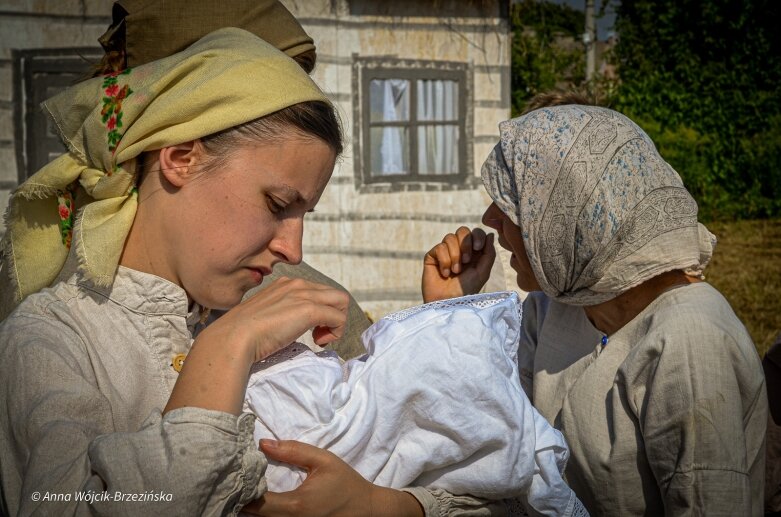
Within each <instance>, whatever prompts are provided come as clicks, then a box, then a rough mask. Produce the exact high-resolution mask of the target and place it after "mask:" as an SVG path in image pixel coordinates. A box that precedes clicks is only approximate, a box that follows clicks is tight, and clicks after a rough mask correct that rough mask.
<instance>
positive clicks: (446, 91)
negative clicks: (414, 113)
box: [417, 79, 458, 120]
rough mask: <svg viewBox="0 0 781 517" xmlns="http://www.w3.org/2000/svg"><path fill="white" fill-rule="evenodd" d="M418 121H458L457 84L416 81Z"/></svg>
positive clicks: (429, 80) (454, 82)
mask: <svg viewBox="0 0 781 517" xmlns="http://www.w3.org/2000/svg"><path fill="white" fill-rule="evenodd" d="M417 88H418V102H417V104H418V120H458V83H457V82H456V81H446V80H440V79H425V80H420V79H419V80H418V85H417Z"/></svg>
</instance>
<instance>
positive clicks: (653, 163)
mask: <svg viewBox="0 0 781 517" xmlns="http://www.w3.org/2000/svg"><path fill="white" fill-rule="evenodd" d="M45 109H46V110H47V112H48V113H49V114H50V116H51V118H52V119H53V121H54V122H55V124H56V127H58V129H59V131H60V133H61V136H62V138H63V140H64V141H65V142H66V144H67V146H68V151H69V152H68V153H66V154H65V155H63V156H62V157H60V158H58V159H56V160H55V161H53V162H52V163H50V164H49V165H47V166H46V167H44V168H43V169H42V170H41V171H39V172H38V173H37V174H36V175H34V176H33V177H32V178H30V180H28V181H27V182H25V183H24V184H22V185H20V187H19V189H18V190H17V191H16V192H15V194H14V196H13V198H12V200H11V204H10V208H9V213H8V216H7V221H8V230H7V233H6V236H5V238H4V241H3V255H4V261H3V267H2V275H3V284H2V285H3V287H2V289H3V293H2V295H3V297H4V298H7V300H6V305H5V307H4V313H5V312H10V311H11V310H13V313H12V314H11V315H10V316H8V317H7V318H6V319H5V321H4V322H3V323H2V325H1V326H0V365H2V366H0V369H1V371H2V375H0V379H2V380H1V381H0V397H1V398H2V400H3V402H4V404H5V406H6V409H7V414H8V418H7V419H5V420H4V421H3V422H2V424H0V433H2V436H3V440H2V441H0V448H2V454H1V456H2V458H4V461H3V462H0V469H2V475H1V476H0V477H1V478H2V510H3V513H8V514H29V513H58V514H107V515H115V514H123V513H130V514H171V515H205V514H209V515H210V514H235V513H236V512H238V511H239V510H240V509H242V508H244V510H245V511H248V512H252V513H256V514H259V515H346V514H350V515H369V514H372V515H422V514H424V513H425V514H426V515H438V514H453V515H458V514H460V515H486V514H491V513H498V514H501V513H503V512H506V511H507V507H506V506H505V505H504V503H502V502H501V501H494V502H489V501H482V500H478V499H475V498H471V497H469V496H453V495H451V494H448V493H447V492H444V491H442V490H429V489H426V488H421V487H416V488H409V489H407V490H406V491H398V490H392V489H387V488H383V487H378V486H375V485H373V484H371V483H369V482H367V481H365V480H364V479H363V478H361V476H360V475H358V474H357V473H356V472H355V471H353V470H352V469H351V468H350V467H349V466H348V465H346V464H345V463H344V462H342V461H341V460H339V459H338V458H336V457H335V456H333V455H332V454H330V453H328V452H327V451H324V450H320V449H316V448H313V447H309V446H306V445H304V444H298V443H294V442H268V443H265V444H264V446H263V450H262V453H261V452H260V451H258V450H257V449H256V446H255V444H254V443H253V442H252V417H251V415H248V414H242V399H243V393H244V389H245V387H246V381H247V376H248V374H249V370H250V367H251V365H252V364H253V363H255V362H256V361H258V360H260V359H263V358H265V357H267V356H268V355H270V354H272V353H273V352H275V351H276V350H278V349H280V348H282V347H283V346H285V345H287V344H288V343H290V342H291V341H292V340H294V339H295V338H296V337H298V336H299V335H301V334H302V333H304V331H306V330H307V329H309V328H313V327H314V328H315V331H314V336H315V339H316V341H317V342H318V343H320V344H325V343H328V342H330V341H332V340H334V339H336V338H338V337H340V336H341V335H342V334H343V332H344V327H345V322H346V319H347V316H346V313H347V307H348V303H349V298H348V295H347V294H345V293H344V292H343V291H341V290H338V289H334V288H331V287H326V286H324V285H322V284H316V283H312V282H308V281H305V280H300V279H298V280H294V279H281V280H279V281H277V282H275V283H273V284H272V285H271V286H270V287H269V288H267V289H266V290H264V291H263V292H262V293H260V294H258V295H257V296H255V297H253V298H251V299H249V300H247V301H245V302H241V300H242V296H243V295H244V293H245V292H246V291H248V290H249V289H251V288H253V287H256V286H257V285H259V284H260V283H261V282H263V279H264V277H266V276H268V275H269V274H270V273H271V270H272V268H273V267H274V266H275V265H276V264H281V263H292V264H295V263H297V262H299V261H300V260H301V236H302V224H303V218H304V215H305V213H307V212H308V211H311V210H312V209H313V208H314V206H315V205H316V203H317V201H318V199H319V197H320V195H321V194H322V192H323V189H324V187H325V185H326V183H327V182H328V179H329V178H330V175H331V172H332V170H333V166H334V161H335V159H336V157H337V156H338V155H339V153H340V152H341V150H342V139H341V138H342V137H341V130H340V128H339V124H338V121H337V119H336V116H335V114H334V111H333V107H332V106H331V105H330V103H329V102H328V100H327V99H326V97H325V96H324V95H323V93H322V92H321V91H320V90H319V89H318V88H317V86H315V85H314V83H312V82H311V80H310V79H309V78H308V77H307V75H306V73H305V72H304V71H303V70H301V69H300V68H299V67H298V66H297V65H296V64H295V63H294V62H293V61H291V60H290V59H289V58H288V57H286V56H285V55H283V54H282V53H281V52H279V51H278V50H277V49H275V48H273V47H272V46H271V45H269V44H267V43H265V42H264V41H263V40H261V39H260V38H258V37H257V36H255V35H253V34H250V33H248V32H245V31H242V30H239V29H223V30H220V31H217V32H214V33H211V34H209V35H207V36H205V37H204V38H202V39H200V40H198V41H197V42H195V43H194V44H193V45H192V46H190V47H188V48H187V49H185V50H183V51H182V52H178V53H175V54H173V55H171V56H170V57H162V58H161V59H160V60H159V61H157V62H154V63H151V64H148V65H142V66H138V67H136V68H130V69H125V70H123V71H121V72H115V73H110V74H107V75H104V76H101V77H98V78H96V79H92V80H89V81H85V82H83V83H81V84H78V85H76V86H74V87H73V88H71V89H69V90H68V91H66V92H64V93H62V94H60V95H59V96H57V97H54V98H52V99H50V100H49V101H47V102H46V103H45ZM501 130H502V141H501V143H500V145H499V146H497V148H496V149H495V150H494V152H493V153H492V155H491V156H490V157H489V160H488V161H487V163H486V165H485V167H484V170H483V176H484V181H485V183H486V187H487V188H488V190H489V193H490V194H491V196H492V197H493V199H494V203H493V204H492V205H491V206H490V207H489V208H488V210H487V211H486V214H485V217H484V221H485V223H486V224H487V225H488V226H491V227H492V228H494V229H496V230H497V233H498V236H499V243H500V244H501V245H503V246H505V247H507V248H508V249H510V250H511V251H512V252H513V260H512V264H513V267H514V268H515V269H516V271H518V283H519V286H520V287H521V288H523V289H525V290H528V291H542V292H540V293H536V294H532V295H531V296H530V297H529V299H528V301H527V302H526V305H525V313H524V322H523V329H522V330H523V337H522V342H521V345H522V351H521V354H522V356H521V359H520V360H521V374H522V381H523V382H524V387H525V388H526V390H527V392H528V394H529V396H530V398H531V399H532V401H533V402H534V403H535V405H536V406H537V407H538V409H540V411H541V412H542V413H543V415H544V416H545V417H546V418H547V419H548V420H549V421H550V423H551V424H553V425H554V426H556V427H557V428H559V429H561V430H562V431H563V433H564V435H565V437H566V438H567V440H568V441H569V445H570V447H571V448H572V457H571V459H570V464H569V467H568V470H567V475H568V481H569V482H570V483H571V484H572V486H573V488H574V489H575V491H576V493H577V494H578V495H579V496H580V497H581V498H582V499H583V500H584V502H585V503H586V506H587V507H588V508H589V510H590V511H592V513H595V514H608V515H609V514H614V515H633V514H655V513H657V512H662V511H666V512H668V513H683V512H685V511H695V512H698V513H708V514H711V513H719V512H724V513H732V514H746V513H757V511H758V510H757V508H758V507H757V506H755V503H754V502H755V501H757V500H759V501H761V497H760V498H759V499H755V497H756V496H757V491H758V490H759V491H761V488H758V487H761V479H759V477H761V474H759V472H761V470H762V464H761V463H762V460H761V458H762V454H763V447H764V443H763V436H764V431H763V428H762V429H761V427H762V426H763V425H764V422H765V420H766V406H765V402H764V400H765V399H764V382H763V380H762V377H761V375H760V374H759V373H758V372H759V370H758V368H759V362H758V359H757V358H756V354H755V352H754V351H753V347H752V345H751V342H750V339H749V338H748V336H747V335H746V333H745V330H744V329H743V328H742V326H741V325H740V323H739V321H738V320H737V318H735V316H734V314H733V313H732V311H731V309H730V308H729V306H728V304H727V303H726V302H725V301H724V300H723V298H721V296H720V295H719V294H718V293H717V292H716V291H715V290H713V289H712V288H711V287H710V286H708V285H707V284H705V283H704V282H701V281H700V278H699V277H700V276H701V271H702V269H703V268H704V267H705V265H706V264H707V261H708V259H709V258H710V254H711V251H712V241H711V236H710V234H708V233H707V230H705V229H704V227H702V226H701V225H698V224H697V222H696V205H695V204H694V202H693V200H692V199H691V197H690V196H689V195H688V193H687V192H686V190H685V189H684V188H683V186H682V185H681V183H680V179H679V178H678V176H677V174H676V173H675V172H674V171H672V169H670V168H669V166H668V165H667V164H666V163H664V162H663V160H661V158H659V156H658V154H656V151H655V149H654V148H653V144H652V143H651V142H650V141H649V140H648V138H647V136H646V135H645V134H644V133H643V132H642V131H641V130H640V129H639V128H637V127H636V126H635V125H634V124H632V123H631V122H630V121H629V120H628V119H626V118H625V117H623V116H621V115H619V114H618V113H615V112H612V111H610V110H604V109H599V108H591V107H583V106H562V107H557V108H550V109H542V110H538V111H535V112H533V113H530V114H529V115H527V116H525V117H522V118H521V119H516V120H513V121H509V122H506V123H504V124H503V125H502V126H501ZM492 246H493V244H492V241H491V239H490V238H488V239H486V238H485V235H484V233H483V232H481V231H479V230H475V231H469V230H466V229H460V230H459V231H457V232H456V234H454V235H450V236H447V237H446V238H445V239H444V241H443V243H442V244H440V245H438V246H437V247H435V248H434V249H432V251H431V252H430V253H429V254H428V255H427V258H426V265H425V272H424V280H423V289H424V296H425V298H426V300H427V301H430V300H434V299H440V298H445V297H451V296H457V295H460V294H467V293H470V292H475V291H476V290H478V289H479V288H480V286H481V285H482V283H484V281H485V279H486V278H487V272H488V270H490V263H491V261H492V260H493V255H494V251H493V248H492ZM204 308H214V309H226V310H227V313H226V314H225V315H224V316H223V317H221V318H219V319H218V320H216V321H215V322H213V323H211V324H210V325H208V326H205V328H204V325H203V320H204V319H205V318H204V317H203V316H204V313H205V310H204ZM185 355H186V357H187V360H186V362H185V363H184V365H183V364H182V363H183V361H182V358H183V357H184V356H185ZM760 423H761V424H760ZM267 458H270V459H274V460H278V461H283V462H287V463H292V464H295V465H298V466H301V467H303V468H304V469H306V470H308V472H309V475H308V477H307V479H306V481H305V482H304V484H303V485H302V486H301V487H300V488H299V489H297V490H295V491H293V492H290V493H285V494H271V493H265V494H264V492H265V482H264V480H263V472H264V468H265V465H266V462H267ZM90 490H92V491H96V492H103V491H109V492H116V491H120V492H123V493H145V492H147V491H149V490H156V491H162V492H166V493H170V494H171V495H172V497H171V498H170V501H169V500H162V501H161V500H159V499H158V500H145V501H140V502H136V503H133V504H134V505H133V506H132V507H130V506H127V505H126V504H125V505H124V506H123V505H122V504H121V503H120V504H117V503H115V502H113V501H98V502H93V503H87V502H83V501H82V502H79V501H77V500H75V498H71V499H69V500H67V501H60V502H56V503H55V502H51V501H47V500H43V501H41V500H35V498H34V497H33V494H34V493H47V494H48V493H50V494H67V493H70V494H73V493H77V492H85V491H90ZM760 495H761V494H760ZM757 504H758V503H757Z"/></svg>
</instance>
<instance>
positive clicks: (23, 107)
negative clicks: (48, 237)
mask: <svg viewBox="0 0 781 517" xmlns="http://www.w3.org/2000/svg"><path fill="white" fill-rule="evenodd" d="M102 55H103V52H102V50H101V49H100V48H89V47H86V48H85V47H79V48H48V49H29V50H14V51H13V56H12V57H13V63H14V68H13V73H14V80H13V81H14V139H15V141H16V166H17V176H18V180H19V183H22V182H24V181H25V180H26V179H27V178H29V177H30V176H32V175H33V174H35V172H37V171H38V169H40V167H42V166H43V165H45V163H40V160H38V159H36V157H37V156H38V155H39V153H40V152H41V148H42V147H44V148H45V143H44V142H42V141H41V139H40V137H41V136H49V137H50V136H58V135H51V134H50V133H51V128H50V127H49V126H50V124H51V122H49V120H48V117H47V115H46V114H45V113H43V111H42V110H41V108H40V105H39V104H40V102H42V101H43V100H45V98H47V97H48V95H45V93H46V92H45V91H43V92H42V91H41V90H42V89H45V88H46V87H47V84H45V83H41V81H39V80H38V79H37V78H36V75H39V74H60V75H61V76H62V77H64V78H66V79H67V81H62V82H61V84H60V86H62V87H63V89H64V88H65V87H67V86H68V85H70V84H74V83H75V82H78V81H79V80H85V79H87V77H88V73H89V69H90V63H91V62H97V61H99V60H100V58H101V56H102ZM63 151H65V147H64V146H63Z"/></svg>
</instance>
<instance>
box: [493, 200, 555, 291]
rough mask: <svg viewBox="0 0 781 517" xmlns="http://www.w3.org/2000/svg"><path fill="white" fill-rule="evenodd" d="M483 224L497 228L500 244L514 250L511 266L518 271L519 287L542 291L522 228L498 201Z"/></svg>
mask: <svg viewBox="0 0 781 517" xmlns="http://www.w3.org/2000/svg"><path fill="white" fill-rule="evenodd" d="M483 224H484V225H486V226H488V227H490V228H493V229H494V230H496V233H497V237H498V242H499V245H500V246H501V247H502V248H504V249H506V250H507V251H510V252H512V257H511V258H510V267H512V268H513V269H514V270H515V272H516V273H517V278H516V281H517V283H518V287H520V288H521V289H523V290H524V291H526V292H531V291H540V290H541V289H540V284H539V283H538V282H537V278H536V277H535V276H534V272H533V271H532V266H531V264H530V263H529V257H528V255H526V248H525V246H524V245H523V236H522V235H521V228H520V227H519V226H518V225H517V224H515V223H513V222H512V220H511V219H510V218H509V217H507V215H505V213H504V212H502V211H501V210H500V209H499V207H498V206H496V203H491V205H490V206H489V207H488V208H487V209H486V211H485V213H484V214H483Z"/></svg>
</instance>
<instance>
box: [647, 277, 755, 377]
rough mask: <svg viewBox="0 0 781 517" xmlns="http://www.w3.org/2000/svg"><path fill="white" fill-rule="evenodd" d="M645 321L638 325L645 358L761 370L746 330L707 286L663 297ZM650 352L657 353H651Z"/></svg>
mask: <svg viewBox="0 0 781 517" xmlns="http://www.w3.org/2000/svg"><path fill="white" fill-rule="evenodd" d="M641 316H642V317H641V318H639V320H638V321H637V322H636V332H637V345H639V346H638V348H640V349H644V350H645V352H643V353H642V355H646V357H650V356H655V355H657V354H659V355H663V356H666V357H667V359H668V360H669V359H672V358H675V357H678V358H679V359H680V360H681V361H685V362H686V363H689V364H694V363H700V364H703V360H704V358H706V357H708V358H710V361H705V363H708V362H710V363H714V364H717V363H718V364H721V363H723V364H729V363H733V364H737V363H743V364H748V365H750V368H752V369H754V368H755V367H758V364H759V362H758V361H759V357H758V355H757V352H756V349H755V347H754V343H753V341H752V340H751V336H750V335H749V333H748V331H747V330H746V327H745V326H744V325H743V323H742V322H741V321H740V319H739V318H738V317H737V315H736V314H735V311H734V310H733V309H732V307H731V306H730V304H729V302H728V301H727V299H726V298H725V297H724V296H723V295H722V294H721V293H720V292H719V291H718V290H717V289H716V288H714V287H713V286H711V285H710V284H708V283H706V282H700V283H695V284H689V285H685V286H681V287H677V288H674V289H671V290H670V291H667V292H665V293H663V294H662V295H661V296H659V298H657V300H655V301H654V302H653V303H652V304H651V305H650V306H649V307H648V308H647V309H646V311H645V312H644V314H642V315H641ZM651 349H653V350H654V351H655V352H656V353H650V354H649V353H648V352H650V351H651ZM637 352H640V350H638V351H637ZM716 357H721V358H722V359H723V361H718V360H714V358H716Z"/></svg>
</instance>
